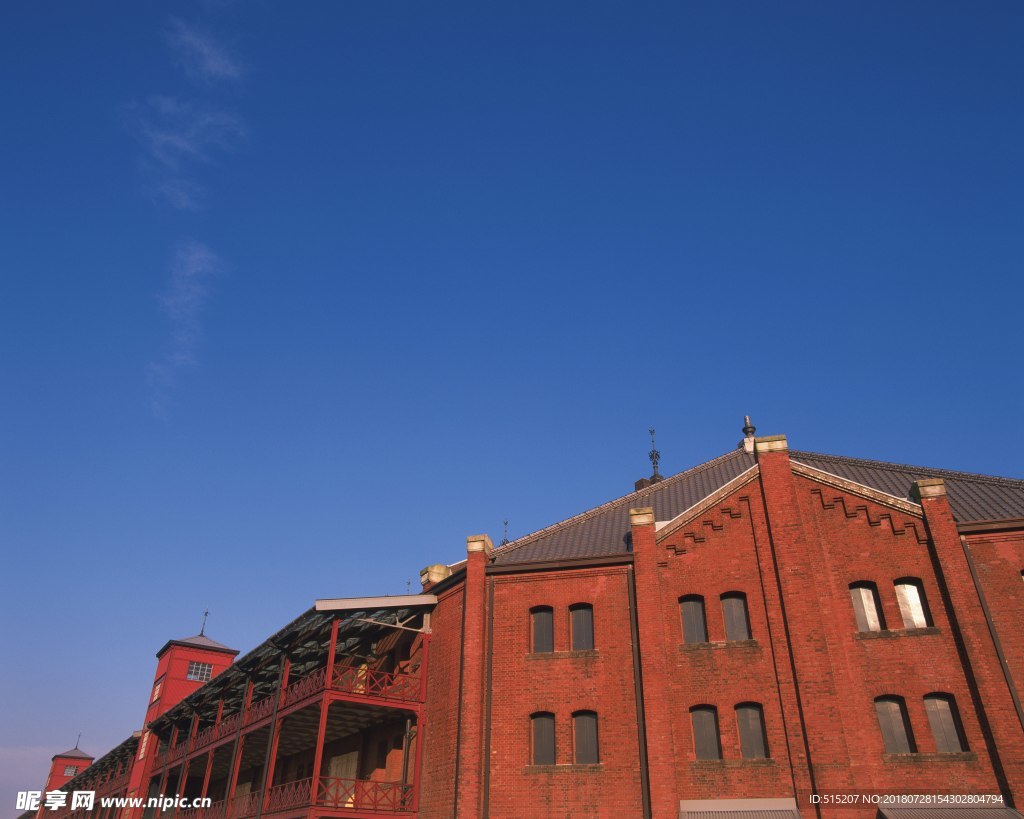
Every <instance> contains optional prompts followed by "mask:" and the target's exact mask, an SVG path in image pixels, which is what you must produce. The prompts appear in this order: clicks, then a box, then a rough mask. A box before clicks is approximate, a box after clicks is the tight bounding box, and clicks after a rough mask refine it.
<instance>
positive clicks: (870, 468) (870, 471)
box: [789, 450, 1024, 523]
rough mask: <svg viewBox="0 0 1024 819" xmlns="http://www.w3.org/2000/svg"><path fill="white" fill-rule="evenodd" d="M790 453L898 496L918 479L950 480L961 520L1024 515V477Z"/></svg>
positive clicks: (903, 495)
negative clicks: (1004, 476) (1002, 476)
mask: <svg viewBox="0 0 1024 819" xmlns="http://www.w3.org/2000/svg"><path fill="white" fill-rule="evenodd" d="M789 456H790V458H791V459H792V460H794V461H800V463H804V464H807V465H808V466H813V467H815V468H816V469H820V470H821V471H822V472H831V473H832V474H833V475H838V476H839V477H840V478H847V479H848V480H851V481H856V482H857V483H862V484H864V485H865V486H870V487H871V488H872V489H878V490H880V491H882V492H887V493H888V494H890V495H895V496H896V497H898V498H909V497H910V495H909V494H908V493H909V490H910V485H911V484H912V483H913V482H914V481H917V480H920V479H921V478H942V479H943V480H944V481H945V482H946V494H947V496H948V498H949V506H950V508H951V509H952V511H953V517H955V518H956V519H957V521H958V522H960V523H970V522H975V521H982V520H1006V519H1009V518H1024V480H1018V479H1016V478H997V477H994V476H991V475H975V474H973V473H971V472H955V471H953V470H951V469H935V468H933V467H927V466H908V465H906V464H891V463H886V462H885V461H868V460H864V459H863V458H846V457H843V456H840V455H821V454H818V453H816V452H799V451H796V450H794V451H792V452H790V453H789Z"/></svg>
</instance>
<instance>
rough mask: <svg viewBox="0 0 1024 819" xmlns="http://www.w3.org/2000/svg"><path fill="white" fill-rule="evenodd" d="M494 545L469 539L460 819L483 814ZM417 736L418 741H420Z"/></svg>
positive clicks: (486, 540)
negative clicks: (489, 593) (486, 667)
mask: <svg viewBox="0 0 1024 819" xmlns="http://www.w3.org/2000/svg"><path fill="white" fill-rule="evenodd" d="M493 549H494V545H493V544H492V543H491V539H490V537H488V536H487V535H471V536H470V537H468V538H466V580H465V584H466V591H465V602H464V604H463V605H464V607H465V608H464V612H465V614H464V623H465V630H464V632H463V634H462V704H461V708H462V715H461V729H460V731H459V779H460V781H459V782H456V783H455V788H456V790H457V792H458V800H459V801H458V813H457V816H458V819H478V817H479V816H480V815H481V809H482V805H481V771H482V769H483V753H484V748H483V729H484V689H483V686H484V660H485V658H486V656H487V652H488V651H489V650H490V647H489V646H488V645H487V644H486V643H487V635H486V629H485V626H486V622H487V618H486V616H485V615H486V612H485V611H484V609H485V606H486V595H485V594H484V590H485V585H486V583H487V578H486V576H485V568H486V566H487V563H488V561H489V560H490V557H491V551H492V550H493ZM418 741H419V740H418V738H417V742H418Z"/></svg>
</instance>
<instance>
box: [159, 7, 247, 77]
mask: <svg viewBox="0 0 1024 819" xmlns="http://www.w3.org/2000/svg"><path fill="white" fill-rule="evenodd" d="M164 36H165V38H166V40H167V44H168V45H169V46H170V47H171V50H172V51H173V52H174V58H175V60H176V62H177V63H178V64H179V65H181V67H182V69H183V70H184V71H185V73H186V74H187V75H188V76H189V77H190V78H191V79H193V80H199V81H202V82H219V81H224V80H237V79H240V78H241V76H242V74H243V73H244V70H243V67H242V64H241V63H240V62H239V61H238V60H237V59H235V58H234V57H232V56H231V55H230V54H229V53H228V52H227V51H226V50H225V49H224V47H223V46H221V45H220V44H219V43H218V42H217V41H216V40H214V38H213V37H212V36H211V35H210V34H209V33H208V32H205V31H202V30H200V29H198V28H196V27H194V26H190V25H189V24H188V23H186V22H185V21H184V20H180V19H178V18H177V17H172V18H171V19H170V23H169V26H168V28H167V31H166V32H165V35H164Z"/></svg>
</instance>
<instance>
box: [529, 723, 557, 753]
mask: <svg viewBox="0 0 1024 819" xmlns="http://www.w3.org/2000/svg"><path fill="white" fill-rule="evenodd" d="M530 728H531V731H532V732H533V764H534V765H554V764H555V715H554V714H548V713H542V714H534V715H533V716H531V717H530Z"/></svg>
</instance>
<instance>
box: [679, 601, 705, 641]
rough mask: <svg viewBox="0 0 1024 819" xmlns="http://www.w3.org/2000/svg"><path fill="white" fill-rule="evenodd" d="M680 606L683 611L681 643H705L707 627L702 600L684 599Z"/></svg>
mask: <svg viewBox="0 0 1024 819" xmlns="http://www.w3.org/2000/svg"><path fill="white" fill-rule="evenodd" d="M680 605H681V607H682V611H683V642H684V643H706V642H707V641H708V626H707V621H706V620H705V619H704V598H703V597H684V598H683V599H682V600H681V601H680Z"/></svg>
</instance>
